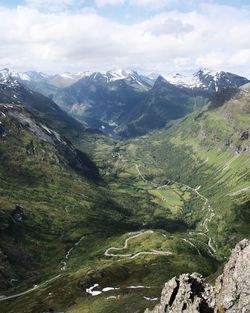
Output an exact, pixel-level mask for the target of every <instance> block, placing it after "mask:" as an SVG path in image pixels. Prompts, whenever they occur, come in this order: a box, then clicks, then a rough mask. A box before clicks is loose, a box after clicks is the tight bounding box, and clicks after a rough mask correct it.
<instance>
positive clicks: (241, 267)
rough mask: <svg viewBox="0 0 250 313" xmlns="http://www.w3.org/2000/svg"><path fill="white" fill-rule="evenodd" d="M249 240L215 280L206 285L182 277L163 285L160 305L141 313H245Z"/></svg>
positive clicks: (249, 300) (249, 303) (249, 298)
mask: <svg viewBox="0 0 250 313" xmlns="http://www.w3.org/2000/svg"><path fill="white" fill-rule="evenodd" d="M249 310H250V240H247V239H244V240H242V241H241V242H240V243H239V244H237V245H236V247H235V249H234V250H233V251H232V254H231V256H230V258H229V261H228V262H227V264H226V265H225V268H224V272H223V274H222V275H221V276H219V277H218V278H217V280H216V283H215V287H213V286H211V285H209V284H206V283H205V281H204V279H203V278H202V276H201V275H200V274H197V273H193V274H191V275H190V274H182V275H180V276H179V277H174V278H172V279H171V280H170V281H168V282H167V283H166V284H165V287H164V288H163V290H162V294H161V301H160V304H158V305H157V306H156V307H155V308H154V309H153V311H149V310H148V309H147V310H146V311H145V313H181V312H183V313H249Z"/></svg>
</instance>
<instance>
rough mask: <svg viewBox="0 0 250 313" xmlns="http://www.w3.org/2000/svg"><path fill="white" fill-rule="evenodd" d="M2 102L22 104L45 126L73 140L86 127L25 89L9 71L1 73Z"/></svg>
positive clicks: (51, 103)
mask: <svg viewBox="0 0 250 313" xmlns="http://www.w3.org/2000/svg"><path fill="white" fill-rule="evenodd" d="M0 102H1V103H8V104H10V103H11V104H19V105H20V104H22V105H23V106H24V107H25V108H26V109H27V110H29V111H30V112H32V113H33V114H34V115H35V116H36V117H37V118H39V119H40V120H41V121H43V122H44V123H45V124H49V125H50V126H51V127H52V128H54V129H55V130H57V131H59V132H60V133H62V134H63V135H65V136H67V137H68V138H70V139H72V138H73V137H77V136H78V135H81V134H82V133H83V132H84V131H85V129H86V128H85V127H84V126H83V125H82V124H81V123H79V122H78V121H76V120H75V119H74V118H72V117H71V116H69V115H68V114H67V113H66V112H65V111H63V110H62V109H61V108H60V107H59V106H58V105H57V104H56V103H55V102H53V101H52V100H50V99H49V98H47V97H45V96H44V95H42V94H40V93H37V92H35V91H32V90H31V89H29V88H26V87H24V86H23V85H22V84H21V83H20V82H19V81H18V80H17V79H16V78H15V77H14V76H13V74H12V73H11V72H10V71H9V70H2V71H0Z"/></svg>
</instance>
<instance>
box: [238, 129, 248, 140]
mask: <svg viewBox="0 0 250 313" xmlns="http://www.w3.org/2000/svg"><path fill="white" fill-rule="evenodd" d="M248 138H249V132H248V131H244V132H243V133H242V134H241V135H240V140H247V139H248Z"/></svg>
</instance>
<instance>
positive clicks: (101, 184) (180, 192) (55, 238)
mask: <svg viewBox="0 0 250 313" xmlns="http://www.w3.org/2000/svg"><path fill="white" fill-rule="evenodd" d="M249 104H250V101H249V99H248V98H247V95H239V94H237V96H236V98H235V99H234V100H231V101H230V102H227V103H225V104H224V105H223V106H222V107H219V108H217V109H212V108H211V107H209V108H205V109H203V110H202V111H200V112H196V113H192V114H191V115H189V116H188V117H186V118H184V119H182V120H179V121H178V122H176V123H175V124H173V125H172V126H171V127H167V128H164V129H162V130H159V131H157V132H154V133H152V134H150V135H146V136H143V137H139V138H135V139H133V140H129V141H117V140H112V139H110V138H107V137H105V136H102V135H100V134H95V133H91V132H87V133H85V135H84V136H80V137H75V145H76V146H77V148H78V149H80V150H81V151H83V152H85V153H86V154H87V155H88V157H89V158H90V159H91V160H93V161H95V163H96V165H97V167H98V169H99V171H100V178H99V180H97V179H96V178H95V180H90V179H89V178H87V176H86V175H84V174H83V173H79V172H76V171H75V170H73V169H72V168H71V167H70V166H69V165H68V163H67V162H66V160H65V159H64V158H63V157H62V156H61V155H60V153H59V152H58V150H57V149H56V148H55V147H54V146H52V145H50V144H48V143H46V142H44V141H41V140H40V139H38V138H37V137H36V136H35V135H34V134H32V133H31V132H29V131H28V129H25V128H21V129H20V127H19V125H18V124H16V122H15V121H14V120H13V119H9V120H8V119H6V120H5V121H4V123H5V125H6V127H7V128H9V129H11V133H9V134H8V136H6V137H5V138H1V139H0V152H1V154H0V155H1V163H0V174H1V175H0V177H1V186H0V207H1V211H0V214H1V215H0V217H1V219H0V230H1V239H0V249H1V250H2V251H3V253H5V254H7V255H11V253H10V252H12V254H14V255H18V256H19V255H21V254H20V253H21V252H22V253H23V254H22V255H23V256H24V260H25V262H23V263H22V262H19V263H18V262H16V263H15V262H14V261H13V260H14V257H12V259H11V258H9V259H8V260H9V261H8V262H9V264H7V265H5V268H6V269H7V268H9V270H8V275H9V276H8V277H6V278H5V279H4V281H5V283H6V285H7V284H8V282H9V281H10V279H11V278H13V273H14V277H18V279H20V283H19V284H16V285H15V286H13V287H11V286H10V285H9V286H8V287H9V288H6V285H5V286H4V285H3V287H4V288H3V289H5V290H6V289H7V291H2V292H1V293H0V295H1V294H6V295H12V294H15V293H18V292H20V291H23V290H26V289H28V288H30V287H32V285H33V284H40V283H42V282H44V281H46V279H48V278H51V277H53V276H56V275H57V274H62V275H61V276H60V277H59V278H58V279H56V280H54V281H51V282H48V283H47V284H45V285H42V286H41V287H40V288H37V289H36V290H34V291H33V293H30V294H27V295H23V296H21V297H18V298H16V299H12V300H8V301H6V302H5V301H3V302H0V310H1V311H3V312H8V313H14V312H17V311H18V312H20V313H28V312H32V313H33V312H43V311H46V310H48V308H49V307H52V308H54V309H55V310H58V311H65V312H70V313H100V312H101V313H110V312H114V313H126V312H133V311H137V312H143V311H144V309H145V308H146V307H150V308H151V307H153V306H154V304H155V302H154V301H148V300H146V299H145V298H144V297H149V298H156V297H159V296H160V292H161V288H162V286H163V284H164V282H165V281H167V280H168V279H170V278H172V277H173V276H175V275H178V274H180V273H184V272H194V271H196V272H200V273H201V274H203V275H205V276H209V275H211V274H212V273H215V272H216V273H218V272H217V271H219V269H220V264H221V263H222V261H223V259H224V257H227V256H228V254H229V251H230V249H231V248H232V247H233V246H234V244H235V243H236V242H237V241H239V240H240V239H242V238H243V237H249V229H250V228H249V201H250V199H249V139H247V140H241V139H240V136H241V133H242V132H243V131H246V130H248V118H246V113H249V112H250V109H249ZM31 140H32V141H33V144H34V146H35V153H34V154H29V152H28V151H29V149H28V148H27V147H29V145H30V142H31ZM88 177H90V176H89V175H88ZM16 202H18V203H21V204H23V205H24V206H25V216H26V218H25V221H24V237H23V238H22V240H21V241H20V242H18V243H15V241H14V237H15V236H14V235H15V234H13V233H12V234H10V233H9V230H8V223H9V216H10V213H11V208H12V207H13V204H14V203H16ZM148 230H152V232H146V231H148ZM139 231H141V232H143V231H144V233H143V234H141V235H139V236H136V237H134V238H131V239H129V238H130V237H131V236H133V235H135V234H134V233H133V234H131V232H139ZM2 235H3V236H2ZM82 236H83V237H82ZM80 238H81V241H79V239H80ZM127 239H129V241H128V243H127V246H125V242H126V240H127ZM76 243H77V245H75V244H76ZM71 248H73V249H72V250H71V251H70V254H69V257H68V258H67V259H66V255H67V251H69V249H71ZM114 248H117V249H114ZM13 251H14V252H15V253H14V252H13ZM20 251H21V252H20ZM155 251H158V252H159V251H165V252H170V253H169V254H168V255H160V254H146V253H144V254H143V253H142V252H155ZM105 252H106V253H105ZM113 254H114V256H113ZM137 254H139V255H138V256H137ZM115 255H116V256H115ZM118 255H120V256H118ZM30 256H32V257H30ZM61 261H66V263H67V264H66V268H65V271H61V270H60V268H61V267H62V263H61ZM0 262H1V260H0ZM0 273H1V272H0ZM214 275H215V274H214ZM0 278H1V276H0ZM1 279H2V278H1ZM210 279H213V275H212V276H210ZM95 283H98V284H99V285H100V287H99V289H98V290H102V289H103V288H105V287H116V288H119V289H116V290H110V291H108V292H103V293H102V294H100V295H98V296H95V297H92V296H91V295H90V294H87V293H86V288H89V287H91V286H93V285H94V284H95ZM138 285H141V286H144V287H150V288H138V289H136V288H134V289H132V288H128V287H129V286H138ZM110 297H111V298H110Z"/></svg>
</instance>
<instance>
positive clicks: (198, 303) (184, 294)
mask: <svg viewBox="0 0 250 313" xmlns="http://www.w3.org/2000/svg"><path fill="white" fill-rule="evenodd" d="M213 294H214V290H213V288H212V287H211V286H209V285H208V284H205V283H204V279H203V278H202V276H201V275H199V274H197V273H193V274H191V275H190V274H182V275H180V276H179V277H178V278H177V277H174V278H172V279H171V280H170V281H169V282H167V283H166V284H165V287H164V288H163V291H162V294H161V303H160V305H158V306H157V307H155V308H154V310H153V311H152V313H177V312H185V313H189V312H190V313H198V312H207V313H210V312H211V313H212V312H213V307H214V305H215V302H214V299H213V296H212V295H213ZM146 312H147V313H149V312H150V311H146ZM146 312H145V313H146Z"/></svg>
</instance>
